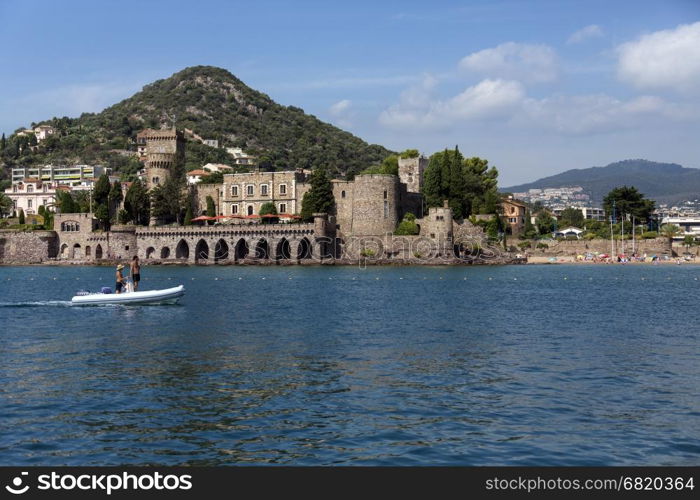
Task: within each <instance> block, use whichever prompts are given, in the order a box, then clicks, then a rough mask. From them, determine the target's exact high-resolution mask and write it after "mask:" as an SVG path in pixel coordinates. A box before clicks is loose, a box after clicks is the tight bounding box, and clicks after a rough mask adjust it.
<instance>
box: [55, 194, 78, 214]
mask: <svg viewBox="0 0 700 500" xmlns="http://www.w3.org/2000/svg"><path fill="white" fill-rule="evenodd" d="M56 198H57V200H56V205H57V206H58V210H59V211H60V212H61V213H62V214H75V213H78V212H80V206H79V205H78V204H77V203H76V202H75V200H74V199H73V197H72V196H71V194H70V193H69V192H66V191H57V192H56Z"/></svg>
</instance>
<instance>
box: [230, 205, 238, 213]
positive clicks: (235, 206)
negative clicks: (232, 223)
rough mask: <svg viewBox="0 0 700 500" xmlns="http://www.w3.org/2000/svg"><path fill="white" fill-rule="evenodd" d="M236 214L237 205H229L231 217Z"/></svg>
mask: <svg viewBox="0 0 700 500" xmlns="http://www.w3.org/2000/svg"><path fill="white" fill-rule="evenodd" d="M236 214H238V204H236V203H234V204H233V205H231V215H236Z"/></svg>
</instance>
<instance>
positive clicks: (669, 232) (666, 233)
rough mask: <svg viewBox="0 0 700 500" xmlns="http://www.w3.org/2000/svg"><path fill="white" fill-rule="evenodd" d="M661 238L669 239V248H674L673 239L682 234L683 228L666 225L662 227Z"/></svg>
mask: <svg viewBox="0 0 700 500" xmlns="http://www.w3.org/2000/svg"><path fill="white" fill-rule="evenodd" d="M660 234H661V236H663V237H664V238H667V239H668V247H669V248H672V247H673V238H675V237H676V236H678V235H680V234H681V228H680V227H678V226H676V225H675V224H664V225H663V226H661V231H660Z"/></svg>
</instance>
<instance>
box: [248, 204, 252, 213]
mask: <svg viewBox="0 0 700 500" xmlns="http://www.w3.org/2000/svg"><path fill="white" fill-rule="evenodd" d="M247 213H248V215H253V205H248V212H247Z"/></svg>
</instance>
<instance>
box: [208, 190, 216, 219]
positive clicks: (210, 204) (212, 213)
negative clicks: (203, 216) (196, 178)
mask: <svg viewBox="0 0 700 500" xmlns="http://www.w3.org/2000/svg"><path fill="white" fill-rule="evenodd" d="M207 216H209V217H216V204H215V203H214V198H212V197H211V196H209V195H207Z"/></svg>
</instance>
